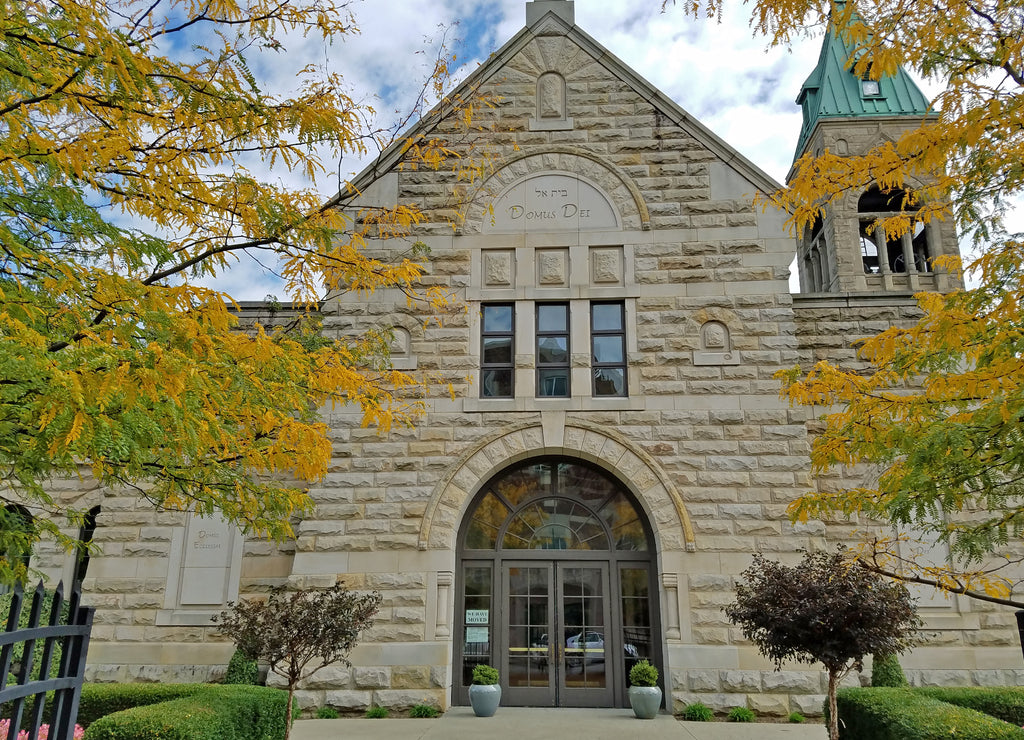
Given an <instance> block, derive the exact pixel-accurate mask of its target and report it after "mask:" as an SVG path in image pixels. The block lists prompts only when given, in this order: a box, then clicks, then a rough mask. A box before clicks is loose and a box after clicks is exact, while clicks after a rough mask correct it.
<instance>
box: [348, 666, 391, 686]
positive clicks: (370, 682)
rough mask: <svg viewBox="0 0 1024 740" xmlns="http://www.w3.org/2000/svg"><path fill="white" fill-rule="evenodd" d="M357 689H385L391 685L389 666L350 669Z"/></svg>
mask: <svg viewBox="0 0 1024 740" xmlns="http://www.w3.org/2000/svg"><path fill="white" fill-rule="evenodd" d="M352 676H353V678H354V679H355V685H356V688H357V689H386V688H387V687H388V686H390V685H391V669H390V668H374V667H358V666H357V667H355V668H353V669H352Z"/></svg>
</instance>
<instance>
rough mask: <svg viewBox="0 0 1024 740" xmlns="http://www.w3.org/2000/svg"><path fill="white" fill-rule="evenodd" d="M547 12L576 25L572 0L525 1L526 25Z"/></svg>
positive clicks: (529, 24) (571, 24) (531, 23)
mask: <svg viewBox="0 0 1024 740" xmlns="http://www.w3.org/2000/svg"><path fill="white" fill-rule="evenodd" d="M548 13H554V14H555V15H557V16H558V17H559V18H561V19H562V20H563V21H565V22H566V23H568V24H569V25H570V26H575V25H576V8H575V6H574V5H573V0H529V2H527V3H526V25H527V26H532V25H533V24H535V23H536V22H537V21H539V20H540V19H541V18H543V17H544V16H546V15H547V14H548Z"/></svg>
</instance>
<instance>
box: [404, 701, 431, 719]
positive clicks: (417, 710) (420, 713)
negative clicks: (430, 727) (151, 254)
mask: <svg viewBox="0 0 1024 740" xmlns="http://www.w3.org/2000/svg"><path fill="white" fill-rule="evenodd" d="M409 716H410V717H412V718H413V719H434V717H436V716H437V708H436V707H432V706H430V705H429V704H417V705H416V706H414V707H413V708H412V709H410V710H409Z"/></svg>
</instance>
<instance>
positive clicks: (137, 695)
mask: <svg viewBox="0 0 1024 740" xmlns="http://www.w3.org/2000/svg"><path fill="white" fill-rule="evenodd" d="M208 687H209V684H201V683H86V684H83V685H82V698H81V700H80V702H79V704H78V724H80V725H81V726H82V727H88V726H89V725H91V724H92V723H93V722H95V721H96V720H98V719H99V718H100V717H105V716H107V715H108V714H113V713H114V712H121V711H124V710H125V709H131V708H132V707H144V706H147V705H149V704H159V703H160V702H164V701H171V700H173V699H181V698H182V697H185V696H192V695H193V694H197V693H200V692H202V691H204V690H205V689H207V688H208Z"/></svg>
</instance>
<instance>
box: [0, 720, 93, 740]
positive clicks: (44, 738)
mask: <svg viewBox="0 0 1024 740" xmlns="http://www.w3.org/2000/svg"><path fill="white" fill-rule="evenodd" d="M10 727H11V721H10V720H9V719H0V738H6V737H7V732H8V731H9V730H10ZM36 737H37V738H39V740H48V738H49V737H50V726H49V725H39V732H38V733H37V734H36ZM84 737H85V730H84V729H82V727H81V725H75V733H74V739H75V740H82V738H84ZM18 740H28V730H22V731H21V732H19V733H18Z"/></svg>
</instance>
